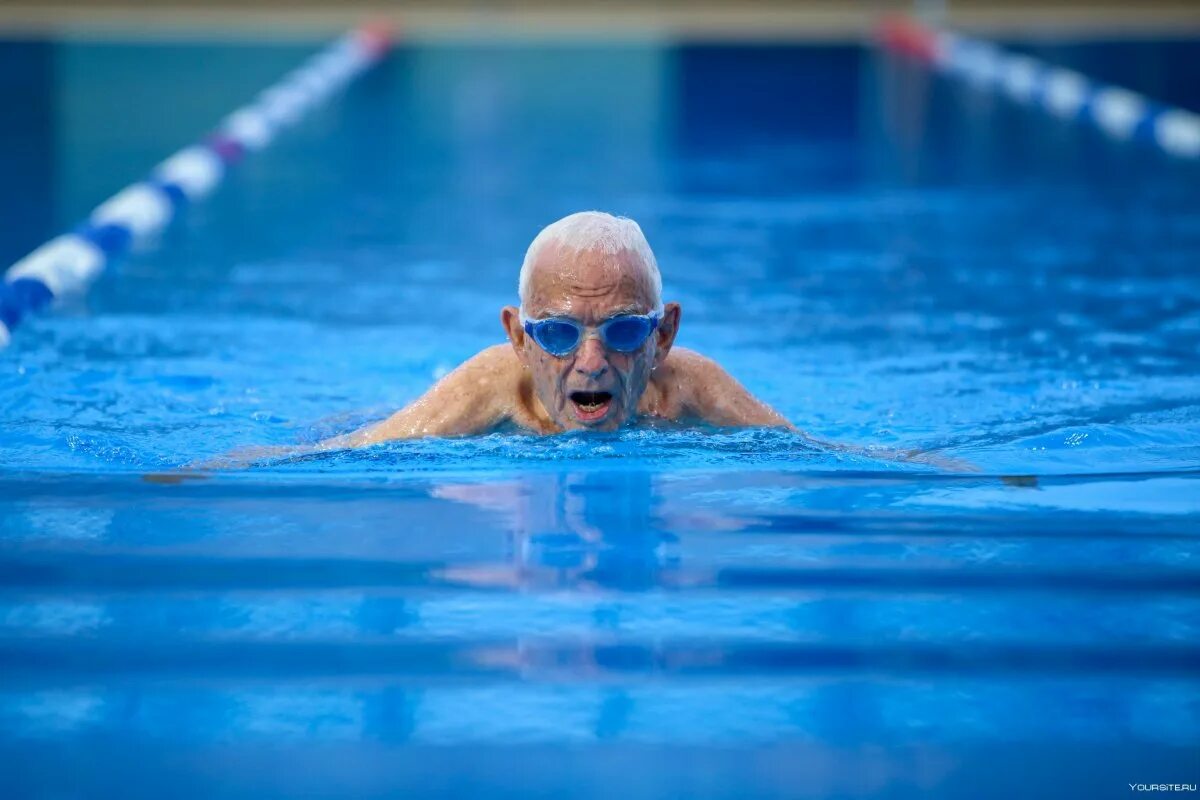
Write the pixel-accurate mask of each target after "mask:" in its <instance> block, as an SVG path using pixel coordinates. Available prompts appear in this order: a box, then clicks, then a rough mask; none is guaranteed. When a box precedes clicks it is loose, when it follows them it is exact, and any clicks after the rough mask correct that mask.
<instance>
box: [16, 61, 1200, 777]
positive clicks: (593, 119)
mask: <svg viewBox="0 0 1200 800" xmlns="http://www.w3.org/2000/svg"><path fill="white" fill-rule="evenodd" d="M1105 47H1107V48H1109V49H1107V50H1106V49H1104V48H1103V47H1102V48H1099V49H1089V48H1087V47H1082V46H1079V45H1072V44H1070V43H1061V44H1059V45H1057V46H1055V47H1052V46H1051V45H1049V44H1047V43H1045V42H1041V43H1038V44H1037V45H1036V47H1033V46H1031V49H1034V50H1036V51H1037V52H1039V53H1040V54H1042V55H1043V56H1044V57H1047V58H1055V57H1057V58H1058V59H1059V60H1061V61H1065V62H1067V63H1072V62H1073V63H1081V61H1082V63H1083V64H1084V65H1086V64H1088V63H1093V62H1095V63H1102V64H1103V65H1104V69H1105V70H1107V74H1105V75H1104V77H1105V78H1106V79H1108V80H1113V81H1116V82H1119V83H1120V82H1124V83H1126V84H1128V85H1135V86H1136V87H1137V88H1139V89H1140V90H1142V91H1145V92H1148V93H1150V94H1154V93H1155V91H1156V89H1161V92H1162V94H1160V96H1163V97H1164V99H1168V100H1171V101H1172V102H1175V103H1178V104H1183V105H1187V106H1189V107H1192V108H1196V107H1197V106H1198V105H1200V102H1198V101H1200V96H1198V95H1197V94H1196V87H1197V86H1200V82H1197V81H1191V82H1190V83H1189V82H1186V81H1182V80H1180V78H1179V76H1180V74H1183V73H1186V70H1188V69H1192V70H1193V71H1194V70H1195V69H1196V68H1195V64H1196V63H1197V60H1196V59H1195V58H1194V55H1195V53H1196V48H1197V45H1196V43H1195V42H1191V41H1180V42H1174V43H1170V46H1165V45H1163V46H1157V45H1155V44H1152V43H1151V44H1148V43H1141V44H1138V45H1132V44H1121V43H1113V44H1109V45H1106V46H1105ZM1114 48H1115V50H1114ZM313 49H314V46H309V45H302V44H274V45H251V44H245V43H241V44H212V43H205V44H197V43H187V42H183V43H180V42H174V43H165V44H147V43H130V42H120V43H105V42H85V41H64V42H4V43H0V64H2V65H4V66H5V67H6V69H4V70H0V74H5V75H7V76H9V77H6V78H5V79H3V81H0V101H2V102H3V105H4V107H5V109H6V112H5V113H6V114H7V115H8V117H9V119H10V120H11V124H6V125H5V126H3V127H2V128H0V173H2V174H4V175H6V178H7V185H6V187H5V192H4V195H5V196H4V197H3V198H0V203H2V204H3V205H2V206H0V212H3V214H4V218H5V219H6V220H7V221H8V222H7V223H6V225H5V226H3V228H0V256H3V259H2V260H3V261H4V262H5V263H9V262H11V261H13V260H15V259H16V258H18V257H20V256H21V255H23V254H24V253H25V252H26V251H28V250H29V249H31V248H32V247H34V246H36V245H37V244H38V243H39V242H40V241H42V240H44V239H46V238H48V237H49V236H51V235H53V234H54V233H56V232H58V231H59V230H61V229H64V228H68V227H70V225H71V224H72V223H73V222H74V221H76V220H78V219H79V218H81V217H82V216H84V215H85V214H86V213H87V211H88V210H89V209H90V208H91V207H92V206H94V205H95V204H96V203H97V202H99V201H100V200H102V199H103V198H105V197H107V196H108V195H109V194H111V193H113V192H115V191H116V190H117V189H119V188H120V187H121V186H123V185H124V184H126V183H128V182H129V181H131V180H133V179H135V178H137V177H138V176H140V175H142V174H144V173H145V172H146V171H147V170H148V169H149V168H150V167H151V166H152V165H153V164H154V163H156V162H157V161H158V160H160V159H161V158H162V157H163V156H165V155H167V154H168V153H170V152H172V151H173V150H175V149H177V148H178V147H180V146H182V145H183V144H186V143H187V142H188V141H190V140H191V139H193V138H195V137H196V136H197V135H198V134H200V133H201V132H203V131H204V130H206V129H207V128H208V127H210V126H211V124H212V123H213V122H215V121H216V120H217V119H219V118H220V117H221V116H222V115H223V114H224V113H226V112H227V111H228V110H230V109H232V108H233V107H235V106H237V105H239V104H240V103H242V102H244V101H246V100H247V99H249V98H250V97H251V96H252V95H253V94H254V92H256V91H257V90H258V89H261V88H262V87H264V86H266V85H267V84H269V83H270V82H272V81H273V80H275V79H276V78H277V77H278V76H279V75H280V74H282V73H283V72H284V71H286V70H287V69H289V68H290V67H291V66H293V65H295V64H296V63H298V62H299V61H300V60H301V59H302V58H303V57H304V56H306V55H307V54H308V53H311V52H312V51H313ZM1114 52H1116V53H1120V54H1121V57H1120V58H1117V57H1116V56H1114V55H1113V54H1114ZM1097 53H1099V54H1100V56H1102V57H1097V56H1096V54H1097ZM1089 59H1090V61H1089ZM1189 65H1190V66H1189ZM1181 71H1182V73H1181ZM1117 73H1122V74H1117ZM1156 75H1157V76H1160V77H1162V76H1170V80H1166V78H1163V79H1162V80H1160V81H1159V82H1158V83H1155V76H1156ZM180 98H182V99H180ZM161 109H169V113H165V112H162V111H160V110H161ZM150 110H154V111H153V113H152V112H151V111H150ZM1197 177H1198V173H1197V171H1196V169H1195V168H1194V167H1193V166H1189V165H1186V164H1181V163H1178V162H1171V161H1168V160H1166V159H1165V158H1160V157H1158V156H1156V155H1155V154H1153V153H1150V152H1144V151H1141V150H1139V149H1136V148H1132V147H1127V146H1121V145H1116V144H1113V143H1110V142H1107V141H1104V140H1101V139H1099V138H1096V137H1094V136H1092V135H1090V134H1089V133H1088V132H1087V131H1083V130H1079V129H1076V128H1073V127H1070V126H1066V125H1062V124H1060V123H1054V122H1051V121H1048V120H1046V119H1044V118H1041V117H1037V116H1035V115H1033V114H1032V113H1031V112H1021V111H1019V110H1017V109H1014V108H1012V107H1009V106H1008V105H1006V104H1005V103H1004V102H1003V101H1001V100H1000V99H998V98H995V97H990V96H988V95H986V94H978V93H973V92H972V91H970V90H968V89H966V88H964V87H961V86H957V85H955V84H952V83H947V82H944V81H942V80H940V79H933V78H931V77H930V76H928V75H925V74H924V73H921V72H920V71H919V70H917V69H913V68H911V67H906V66H904V65H900V64H896V63H891V62H887V61H884V60H881V59H880V58H879V57H877V56H876V55H875V54H873V53H872V52H871V51H869V50H865V49H861V48H858V47H854V46H809V47H783V46H780V47H730V46H717V45H705V46H701V45H687V46H675V45H660V44H654V43H626V44H611V45H601V44H575V45H571V46H556V45H550V44H533V45H531V44H524V45H516V44H513V45H502V46H501V45H481V44H465V43H464V44H441V45H411V46H406V47H403V48H401V49H399V50H398V51H397V52H396V53H395V54H394V55H393V56H392V58H391V59H390V60H389V61H388V62H387V63H386V64H385V65H384V66H383V67H381V68H380V69H379V70H378V71H376V72H375V73H373V74H371V75H370V76H369V77H367V78H366V79H364V80H363V81H362V82H361V83H360V84H358V85H356V86H355V87H354V88H353V89H352V90H351V91H350V92H349V93H348V94H347V95H346V96H345V97H344V98H342V100H341V101H340V102H338V103H336V104H335V105H333V106H331V107H329V108H327V109H326V110H324V111H322V112H321V113H319V114H318V115H316V116H315V117H313V118H311V119H310V120H308V121H307V122H306V123H304V124H303V125H301V126H300V127H299V128H297V129H296V130H295V131H294V132H292V133H291V134H289V135H288V136H287V137H285V138H284V139H281V140H280V141H279V142H277V144H276V145H275V146H273V148H272V149H270V150H268V151H266V152H264V153H261V154H258V155H256V156H254V157H253V158H252V159H251V160H249V161H247V163H246V164H245V165H244V166H243V167H242V168H240V169H239V171H238V172H237V173H236V174H235V175H234V176H233V177H232V178H231V179H230V181H229V182H228V183H227V184H226V185H225V186H224V187H223V188H222V190H221V191H220V193H218V195H217V196H215V197H214V198H213V200H212V201H211V202H209V203H208V204H206V205H204V206H203V207H199V208H195V209H192V212H191V213H190V214H189V215H188V217H187V219H186V221H185V222H184V223H183V224H181V225H179V226H177V227H175V228H173V229H172V230H171V231H170V232H169V233H168V234H167V235H166V236H165V238H164V241H163V242H162V243H161V246H160V247H159V248H157V249H155V250H153V251H151V252H147V253H143V254H139V255H137V256H135V257H133V258H130V259H128V260H126V261H125V262H124V263H122V264H121V265H119V267H117V268H116V269H114V270H113V271H111V272H109V273H108V274H106V275H105V276H104V278H103V279H102V280H101V281H100V282H99V283H98V284H97V285H96V286H95V287H94V289H93V291H92V292H91V293H90V294H89V295H88V297H87V298H86V299H83V300H78V301H74V302H72V303H69V304H68V305H67V306H66V307H63V308H60V309H58V310H57V311H56V312H55V313H54V314H52V315H49V316H44V317H41V318H38V319H36V320H34V321H31V322H29V323H28V324H26V325H25V326H23V327H22V328H21V329H20V330H19V331H18V332H17V335H16V336H15V337H14V341H13V344H12V346H11V347H10V348H9V349H8V350H6V351H4V352H3V353H0V416H2V418H3V420H4V423H3V426H0V676H2V680H0V764H2V765H3V768H4V773H5V783H6V789H5V793H6V796H17V797H110V796H121V797H155V798H157V797H164V796H171V797H186V796H214V795H219V796H228V797H266V796H296V797H300V796H303V797H350V796H353V797H385V796H386V797H395V796H403V795H422V794H427V795H441V796H461V797H479V796H485V797H487V796H496V797H504V796H512V797H518V796H519V797H562V796H572V797H595V798H601V797H612V796H621V795H624V796H627V797H631V798H643V797H644V798H675V797H714V798H715V797H739V798H742V797H779V798H803V797H880V798H883V797H887V798H901V797H915V796H934V797H963V798H968V797H969V798H981V797H1013V796H1025V797H1039V796H1046V797H1050V796H1053V797H1061V796H1079V797H1109V796H1113V797H1117V796H1121V797H1124V796H1126V795H1128V794H1129V793H1130V791H1131V790H1130V789H1129V788H1128V785H1127V784H1129V783H1147V784H1148V783H1163V782H1166V783H1195V782H1196V781H1197V778H1198V777H1200V764H1198V762H1197V756H1196V754H1197V748H1198V746H1200V566H1198V565H1197V563H1196V561H1197V550H1198V548H1197V544H1198V542H1200V523H1198V519H1200V517H1198V514H1200V375H1198V374H1197V373H1198V368H1197V367H1198V358H1200V274H1198V273H1197V271H1196V268H1195V265H1196V264H1197V263H1200V194H1198V193H1197V190H1196V187H1197ZM583 208H601V209H606V210H611V211H614V212H617V213H622V214H626V215H629V216H632V217H634V218H636V219H638V220H639V221H640V222H641V223H642V225H643V227H644V228H645V230H646V232H647V234H648V236H649V238H650V241H651V244H652V245H653V246H654V247H655V250H656V252H657V254H658V258H659V262H660V264H661V265H662V268H663V273H664V281H665V285H666V296H667V299H668V300H670V299H674V300H678V301H680V302H681V303H682V304H683V308H684V321H683V327H682V332H681V334H680V343H681V344H683V345H685V346H688V347H692V348H695V349H698V350H700V351H703V352H705V353H707V354H709V355H711V356H713V357H714V358H716V359H717V360H719V361H720V362H722V363H723V364H725V365H726V366H727V367H728V369H729V370H730V371H731V372H732V373H733V374H734V375H735V376H736V377H738V378H739V379H740V380H742V381H743V382H744V383H745V384H746V385H747V386H749V387H750V388H751V389H752V390H753V391H754V392H755V393H757V394H758V395H759V396H761V397H763V398H764V399H765V400H767V401H768V402H769V403H771V404H772V405H773V406H775V407H776V408H778V409H779V410H780V411H781V412H782V413H784V414H785V415H786V416H787V417H789V418H790V419H791V420H793V421H794V422H795V423H796V424H797V425H798V426H799V427H801V428H803V429H804V430H806V431H808V432H809V433H810V434H812V435H813V436H815V437H818V438H819V439H822V440H827V441H832V442H838V443H841V444H844V445H851V446H853V448H854V449H852V450H851V451H844V450H838V449H831V448H825V447H822V446H817V445H813V444H811V443H809V442H808V441H807V440H805V439H802V438H800V437H797V436H793V435H790V434H786V433H780V432H769V431H740V432H738V431H716V432H714V431H700V430H671V429H664V430H629V431H625V432H622V433H619V434H613V435H601V436H583V435H565V436H556V437H548V438H535V437H528V436H520V435H511V434H503V435H500V434H497V435H491V436H484V437H480V438H475V439H464V440H452V441H433V440H430V441H420V442H407V443H396V444H389V445H383V446H380V447H376V448H372V449H369V450H364V451H357V452H336V453H326V454H322V455H318V456H307V457H299V458H294V459H285V460H281V461H276V462H270V463H263V464H259V465H257V466H254V467H252V468H249V469H244V470H236V471H229V472H222V473H212V474H207V475H200V476H192V477H187V476H185V477H182V478H171V479H163V478H155V479H152V480H147V479H146V476H147V475H148V474H151V475H154V474H163V473H170V471H171V470H174V469H175V468H177V467H181V466H185V465H187V464H189V463H192V462H195V461H200V460H204V459H208V458H212V457H216V456H219V455H221V454H223V453H225V452H227V451H229V450H231V449H233V448H236V447H239V446H244V445H255V444H295V443H302V442H311V441H314V440H317V439H319V438H322V437H324V436H327V435H330V434H334V433H339V432H343V431H346V430H349V429H352V428H354V427H356V426H357V425H360V424H362V423H364V422H366V421H369V420H373V419H376V418H379V417H381V416H383V415H386V414H387V413H389V412H390V411H391V410H393V409H395V408H397V407H399V406H401V405H403V404H404V403H406V402H408V401H409V400H412V399H413V398H415V397H416V396H418V395H419V394H420V393H421V392H422V391H423V389H424V388H426V387H427V386H428V385H429V384H430V383H431V382H432V381H433V380H434V379H435V378H437V377H438V376H440V375H442V374H444V373H445V372H446V371H447V370H449V369H451V368H452V367H453V366H454V365H455V364H457V363H458V362H459V361H461V360H463V359H465V358H466V357H468V356H469V355H471V354H473V353H474V352H475V351H477V350H478V349H480V348H481V347H484V346H486V345H489V344H493V343H495V342H497V341H499V340H500V336H501V332H500V327H499V323H498V320H497V317H498V309H499V307H500V306H501V305H503V304H505V303H508V302H511V301H512V300H513V298H514V296H515V284H516V274H517V270H518V268H519V264H520V260H521V257H522V254H523V251H524V247H525V246H526V245H527V243H528V241H529V240H530V239H531V238H532V236H533V235H534V234H535V233H536V232H537V230H538V229H539V227H540V226H542V225H544V224H546V223H547V222H549V221H551V220H553V219H556V218H558V217H560V216H562V215H564V214H566V213H569V212H571V211H575V210H579V209H583ZM911 448H919V449H923V450H929V451H932V452H933V453H935V454H937V455H938V456H940V457H943V458H948V459H957V460H960V461H965V462H969V463H971V464H973V465H975V466H976V467H978V472H973V473H957V472H946V471H944V470H941V469H938V468H936V467H932V466H923V465H921V464H913V463H906V462H901V461H897V460H895V459H894V458H892V457H891V456H890V454H891V453H892V452H894V451H896V450H903V449H911Z"/></svg>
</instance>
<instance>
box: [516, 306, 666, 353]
mask: <svg viewBox="0 0 1200 800" xmlns="http://www.w3.org/2000/svg"><path fill="white" fill-rule="evenodd" d="M661 320H662V310H661V309H658V310H655V311H652V312H650V313H649V314H618V315H617V316H615V317H609V318H608V319H606V320H604V322H601V323H600V324H599V325H598V326H596V329H595V330H596V332H597V333H599V335H600V341H601V342H603V343H604V346H605V347H607V348H608V349H609V350H615V351H617V352H618V353H632V352H633V351H634V350H637V349H638V348H639V347H641V346H642V343H643V342H645V341H646V339H647V338H648V337H649V336H650V334H651V333H653V332H654V331H655V330H656V329H657V328H658V323H659V322H660V321H661ZM521 324H522V325H523V326H524V327H525V333H527V334H529V335H530V336H531V337H533V340H534V341H535V342H537V343H538V345H539V346H540V347H541V348H542V349H543V350H545V351H546V352H547V353H549V354H550V355H552V356H557V357H559V358H562V357H563V356H565V355H569V354H570V353H572V352H574V351H575V348H577V347H579V345H580V344H582V343H583V334H584V331H586V330H588V326H586V325H583V324H581V323H579V322H577V321H576V320H573V319H571V318H570V317H547V318H546V319H529V318H527V317H526V316H525V313H524V312H521Z"/></svg>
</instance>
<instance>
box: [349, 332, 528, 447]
mask: <svg viewBox="0 0 1200 800" xmlns="http://www.w3.org/2000/svg"><path fill="white" fill-rule="evenodd" d="M520 374H521V365H520V361H519V359H517V356H516V354H515V353H514V352H513V351H512V348H511V347H509V346H508V345H495V346H493V347H489V348H487V349H485V350H483V351H481V352H479V353H477V354H475V355H474V356H472V357H471V358H469V359H467V360H466V361H464V362H463V363H462V364H460V365H459V366H458V367H456V368H455V369H454V370H452V371H451V372H449V373H447V374H446V375H445V376H443V377H442V378H441V379H440V380H439V381H438V382H437V383H435V384H434V385H433V387H432V388H430V389H429V391H427V392H425V394H423V395H422V396H421V397H419V398H417V399H416V400H414V401H413V402H412V403H410V404H408V405H407V406H405V407H404V408H402V409H401V410H399V411H397V412H396V413H395V414H393V415H392V416H391V417H389V418H388V419H386V420H384V421H383V422H382V423H380V424H378V425H375V426H373V427H371V428H369V429H366V430H364V431H363V432H361V435H360V437H359V438H357V439H355V440H354V441H353V442H352V443H353V444H373V443H375V442H380V441H386V440H388V439H410V438H414V437H420V436H461V435H468V434H474V433H480V432H482V431H485V430H487V429H488V428H490V427H492V426H494V425H496V424H497V423H499V422H501V421H503V420H504V419H505V418H506V417H507V416H509V415H510V413H511V408H512V398H513V396H514V393H515V390H516V386H517V384H518V382H519V379H520Z"/></svg>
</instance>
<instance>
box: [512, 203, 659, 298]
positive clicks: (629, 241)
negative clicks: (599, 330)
mask: <svg viewBox="0 0 1200 800" xmlns="http://www.w3.org/2000/svg"><path fill="white" fill-rule="evenodd" d="M550 244H554V245H557V246H558V247H560V248H562V249H563V250H565V251H567V252H568V253H586V252H591V251H595V250H598V251H600V252H601V253H606V254H608V255H617V254H618V253H623V252H629V253H633V254H635V255H636V256H637V257H638V260H639V261H641V262H642V264H643V265H645V268H646V273H647V275H648V276H649V278H650V289H651V291H652V292H653V298H652V299H653V303H654V307H655V308H656V309H661V308H662V275H660V274H659V271H658V261H657V260H656V259H655V258H654V251H653V250H651V249H650V243H649V242H647V241H646V235H645V234H644V233H642V229H641V227H640V226H639V225H638V224H637V223H636V222H634V221H633V220H631V219H629V218H628V217H614V216H613V215H612V214H606V213H604V212H603V211H580V212H577V213H575V214H571V215H569V216H566V217H563V218H562V219H560V220H558V221H557V222H552V223H550V224H549V225H547V226H546V227H544V228H542V231H541V233H539V234H538V235H537V236H535V237H534V239H533V242H532V243H530V245H529V249H528V250H526V251H525V262H524V263H523V264H521V278H520V280H519V281H518V284H517V291H518V292H519V293H520V296H521V305H522V307H524V305H525V297H526V294H527V293H528V291H529V278H530V276H531V275H532V273H533V264H534V262H535V261H537V257H538V255H540V254H541V252H542V250H543V249H544V248H545V247H546V246H547V245H550Z"/></svg>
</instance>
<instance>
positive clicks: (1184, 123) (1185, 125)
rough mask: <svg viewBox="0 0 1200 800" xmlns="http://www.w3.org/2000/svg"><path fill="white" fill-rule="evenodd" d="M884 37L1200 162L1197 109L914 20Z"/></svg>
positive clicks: (944, 65)
mask: <svg viewBox="0 0 1200 800" xmlns="http://www.w3.org/2000/svg"><path fill="white" fill-rule="evenodd" d="M877 38H878V41H879V43H880V44H881V45H882V46H883V47H884V48H885V49H887V50H889V51H891V52H895V53H898V54H900V55H903V56H906V57H908V58H912V59H916V60H917V61H921V62H923V63H925V64H928V65H929V66H930V67H932V68H933V69H936V70H938V71H939V72H944V73H946V74H948V75H951V76H953V77H955V78H958V79H961V80H963V81H965V82H967V83H968V84H970V85H972V86H975V87H977V88H980V89H985V90H992V91H997V92H1000V93H1002V94H1005V95H1007V96H1008V97H1010V98H1011V99H1012V100H1014V101H1015V102H1017V103H1019V104H1021V105H1026V106H1030V107H1034V108H1040V109H1042V110H1043V111H1045V112H1047V113H1049V114H1052V115H1053V116H1055V117H1058V118H1059V119H1063V120H1068V121H1079V122H1082V123H1083V124H1086V125H1091V126H1093V127H1095V128H1097V129H1098V130H1100V131H1101V132H1103V133H1104V134H1106V135H1107V136H1109V137H1110V138H1112V139H1114V140H1117V141H1123V142H1131V141H1139V142H1146V143H1148V144H1150V145H1152V146H1154V147H1156V148H1157V149H1158V150H1160V151H1162V152H1164V153H1166V154H1168V155H1170V156H1174V157H1176V158H1181V159H1189V160H1196V159H1200V115H1198V114H1195V113H1193V112H1191V111H1187V110H1185V109H1182V108H1173V107H1171V106H1166V105H1163V104H1162V103H1158V102H1155V101H1154V100H1151V99H1150V98H1148V97H1145V96H1144V95H1141V94H1139V93H1137V92H1133V91H1130V90H1128V89H1123V88H1121V87H1119V86H1111V85H1107V84H1103V83H1100V82H1098V81H1093V80H1092V79H1090V78H1088V77H1087V76H1086V75H1083V74H1081V73H1079V72H1076V71H1074V70H1071V69H1066V68H1065V67H1058V66H1055V65H1053V64H1049V63H1047V62H1045V61H1042V60H1040V59H1037V58H1033V57H1032V56H1026V55H1021V54H1019V53H1010V52H1008V51H1006V50H1004V49H1003V48H1000V47H997V46H996V45H994V44H991V43H990V42H986V41H982V40H979V39H973V38H970V37H967V36H961V35H959V34H954V33H949V32H947V31H943V30H938V29H935V28H929V27H926V26H924V25H922V24H920V23H918V22H915V21H913V20H911V19H908V18H906V17H897V18H891V19H888V20H885V21H884V22H883V23H882V24H881V25H880V26H879V29H878V37H877Z"/></svg>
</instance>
